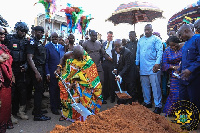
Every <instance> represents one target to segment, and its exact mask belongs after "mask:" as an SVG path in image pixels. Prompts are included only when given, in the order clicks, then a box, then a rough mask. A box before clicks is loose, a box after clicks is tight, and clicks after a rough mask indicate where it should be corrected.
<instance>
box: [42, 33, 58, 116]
mask: <svg viewBox="0 0 200 133" xmlns="http://www.w3.org/2000/svg"><path fill="white" fill-rule="evenodd" d="M45 47H46V63H45V72H46V77H47V82H48V83H49V94H50V105H51V111H52V113H53V114H55V115H59V114H60V113H59V112H58V109H59V108H60V90H59V87H58V80H57V78H56V77H55V75H54V72H55V70H56V68H57V65H58V64H59V63H60V52H59V46H58V34H57V33H56V32H53V33H52V34H51V42H50V43H48V44H47V45H45Z"/></svg>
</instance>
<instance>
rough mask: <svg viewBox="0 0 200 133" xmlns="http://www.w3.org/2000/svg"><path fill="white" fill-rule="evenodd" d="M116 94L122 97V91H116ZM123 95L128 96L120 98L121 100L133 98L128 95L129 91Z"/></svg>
mask: <svg viewBox="0 0 200 133" xmlns="http://www.w3.org/2000/svg"><path fill="white" fill-rule="evenodd" d="M115 93H116V94H117V96H118V97H119V96H120V95H119V93H120V91H115ZM122 93H124V94H126V96H123V97H119V98H120V99H130V98H132V97H131V96H130V95H129V94H128V92H127V91H122Z"/></svg>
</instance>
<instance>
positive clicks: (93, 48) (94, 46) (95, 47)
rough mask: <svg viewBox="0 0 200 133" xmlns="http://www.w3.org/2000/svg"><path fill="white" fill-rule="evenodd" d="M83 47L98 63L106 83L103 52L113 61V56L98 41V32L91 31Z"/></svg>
mask: <svg viewBox="0 0 200 133" xmlns="http://www.w3.org/2000/svg"><path fill="white" fill-rule="evenodd" d="M83 48H84V49H85V51H86V52H87V53H88V54H89V56H90V57H91V58H92V60H93V61H94V63H95V64H96V66H97V71H98V74H99V78H100V81H101V84H102V86H103V85H104V71H103V68H102V64H101V54H102V56H103V57H104V58H105V59H107V60H110V61H112V58H110V57H109V55H107V54H106V52H105V50H104V49H103V47H102V45H101V43H100V42H99V41H97V32H95V31H94V30H91V31H90V40H88V41H86V42H84V43H83ZM103 104H106V101H103Z"/></svg>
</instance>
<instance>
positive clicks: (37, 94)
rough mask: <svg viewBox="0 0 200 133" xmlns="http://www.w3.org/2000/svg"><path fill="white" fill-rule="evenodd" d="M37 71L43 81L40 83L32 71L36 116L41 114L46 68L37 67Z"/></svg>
mask: <svg viewBox="0 0 200 133" xmlns="http://www.w3.org/2000/svg"><path fill="white" fill-rule="evenodd" d="M37 70H38V71H39V73H40V75H41V76H42V81H41V82H38V81H37V79H36V77H35V73H34V72H33V71H32V74H31V75H32V79H33V86H34V89H35V91H34V112H35V114H34V115H35V116H37V115H40V114H41V103H42V95H43V90H44V88H43V85H44V84H43V81H44V66H37Z"/></svg>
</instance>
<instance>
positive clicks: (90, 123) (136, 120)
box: [51, 103, 183, 133]
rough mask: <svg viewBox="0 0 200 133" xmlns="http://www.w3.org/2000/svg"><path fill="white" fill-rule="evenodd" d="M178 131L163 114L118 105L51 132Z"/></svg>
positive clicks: (58, 127)
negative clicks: (83, 120)
mask: <svg viewBox="0 0 200 133" xmlns="http://www.w3.org/2000/svg"><path fill="white" fill-rule="evenodd" d="M113 132H115V133H122V132H123V133H133V132H134V133H180V132H182V133H183V131H182V130H181V128H180V126H179V125H176V124H172V123H170V122H169V121H168V120H167V119H165V117H164V116H160V115H157V114H155V113H153V112H152V111H150V110H149V109H147V108H146V107H144V106H142V105H140V104H138V103H133V105H118V106H115V107H113V108H111V109H109V110H105V111H103V112H100V113H98V114H96V115H92V116H89V117H88V118H87V120H86V121H85V122H78V121H77V122H75V123H72V124H71V125H70V126H67V127H64V126H61V125H56V126H55V128H54V129H53V130H52V131H51V133H113Z"/></svg>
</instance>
